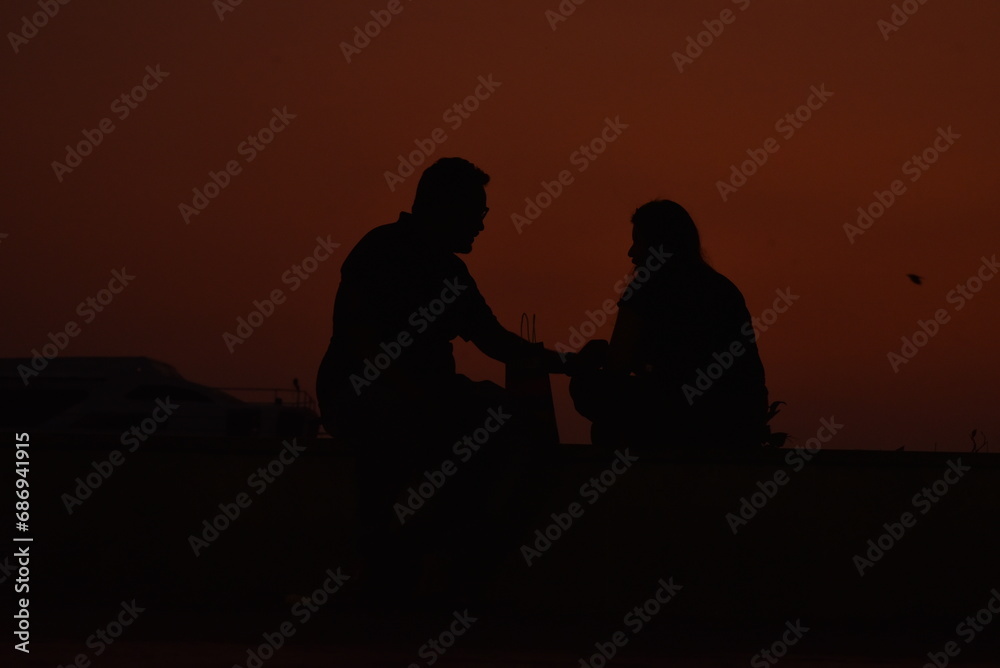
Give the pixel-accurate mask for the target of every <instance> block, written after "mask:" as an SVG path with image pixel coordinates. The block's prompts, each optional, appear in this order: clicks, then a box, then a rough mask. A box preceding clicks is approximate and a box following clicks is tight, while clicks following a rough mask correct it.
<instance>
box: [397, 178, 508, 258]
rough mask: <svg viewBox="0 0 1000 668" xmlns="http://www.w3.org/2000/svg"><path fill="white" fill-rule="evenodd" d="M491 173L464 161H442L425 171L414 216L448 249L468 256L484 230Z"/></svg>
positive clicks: (414, 204) (419, 184) (418, 186)
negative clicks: (476, 238)
mask: <svg viewBox="0 0 1000 668" xmlns="http://www.w3.org/2000/svg"><path fill="white" fill-rule="evenodd" d="M489 182H490V177H489V174H487V173H486V172H484V171H483V170H481V169H479V168H478V167H476V166H475V165H474V164H472V163H471V162H469V161H468V160H465V159H463V158H441V159H440V160H438V161H437V162H435V163H434V164H433V165H431V166H430V167H428V168H427V169H425V170H424V173H423V174H422V175H421V176H420V182H419V183H418V184H417V194H416V197H414V199H413V215H414V216H416V217H418V218H420V219H422V220H423V221H425V224H426V225H428V226H429V228H430V230H431V233H432V235H433V236H434V238H435V239H437V240H439V241H440V242H441V244H442V245H443V246H444V247H445V249H446V250H448V251H451V252H453V253H468V252H470V251H471V250H472V240H473V239H474V238H475V237H476V235H478V234H479V233H480V232H481V231H483V229H484V225H483V219H484V218H485V217H486V212H487V211H489V209H488V208H487V207H486V184H487V183H489Z"/></svg>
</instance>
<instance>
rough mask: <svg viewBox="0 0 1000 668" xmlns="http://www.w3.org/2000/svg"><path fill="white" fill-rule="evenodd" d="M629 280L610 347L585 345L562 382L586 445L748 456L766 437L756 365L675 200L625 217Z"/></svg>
mask: <svg viewBox="0 0 1000 668" xmlns="http://www.w3.org/2000/svg"><path fill="white" fill-rule="evenodd" d="M632 224H633V227H632V242H633V243H632V247H631V248H630V249H629V252H628V254H629V257H630V258H631V259H632V262H633V263H634V264H635V267H636V268H635V272H634V274H633V277H632V280H631V282H630V283H629V286H628V288H626V290H625V291H624V292H623V294H622V297H621V299H620V301H619V302H618V307H619V310H618V315H617V319H616V321H615V327H614V331H613V332H612V336H611V341H610V343H608V342H606V341H591V342H590V343H588V344H587V345H586V346H585V347H584V349H583V350H582V351H581V356H580V359H579V360H578V362H579V363H580V364H582V365H586V366H587V367H588V368H587V369H586V370H584V371H582V372H579V373H577V374H576V375H575V376H574V378H573V380H572V381H571V383H570V394H571V395H572V397H573V401H574V404H575V405H576V409H577V410H578V411H579V412H580V413H581V414H582V415H583V416H584V417H587V418H588V419H590V420H591V421H592V422H593V426H592V431H591V437H592V440H593V442H594V443H595V444H602V445H619V444H624V445H629V446H634V447H635V448H637V449H639V448H646V449H649V450H663V449H671V450H680V449H691V448H704V447H713V448H724V449H749V448H753V447H756V446H759V445H761V444H762V442H763V440H764V439H765V438H766V436H767V434H768V432H769V430H768V428H767V426H766V421H767V410H768V405H767V388H766V386H765V384H764V367H763V364H762V363H761V360H760V356H759V354H758V352H757V344H756V341H755V335H754V330H753V326H752V324H751V320H750V314H749V312H748V311H747V307H746V303H745V302H744V299H743V295H742V294H741V293H740V291H739V289H738V288H737V287H736V286H735V285H733V283H732V282H731V281H730V280H729V279H727V278H726V277H725V276H723V275H722V274H720V273H719V272H717V271H715V269H713V268H712V267H711V266H709V264H708V263H707V262H706V261H705V259H704V256H703V254H702V249H701V239H700V236H699V234H698V228H697V227H696V226H695V224H694V221H693V220H692V219H691V216H690V215H689V214H688V212H687V211H686V210H685V209H684V208H683V207H682V206H681V205H679V204H677V203H676V202H671V201H669V200H654V201H652V202H649V203H647V204H644V205H643V206H641V207H639V208H638V209H636V211H635V213H634V215H633V216H632Z"/></svg>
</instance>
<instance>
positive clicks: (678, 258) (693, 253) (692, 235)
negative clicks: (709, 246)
mask: <svg viewBox="0 0 1000 668" xmlns="http://www.w3.org/2000/svg"><path fill="white" fill-rule="evenodd" d="M660 246H663V250H664V251H665V252H667V253H672V257H673V258H674V259H673V260H672V262H674V263H677V262H688V261H693V262H704V261H705V260H704V257H703V255H702V250H701V237H700V235H699V234H698V228H697V227H696V226H695V224H694V221H693V220H692V219H691V215H690V214H688V212H687V210H685V209H684V207H682V206H681V205H680V204H678V203H677V202H671V201H670V200H666V199H656V200H653V201H652V202H647V203H646V204H643V205H642V206H640V207H639V208H638V209H636V210H635V213H634V214H632V247H631V248H629V250H628V256H629V257H630V258H632V262H633V263H635V265H636V266H638V265H640V264H643V263H644V262H645V261H646V259H647V258H648V257H649V248H650V247H653V248H659V247H660Z"/></svg>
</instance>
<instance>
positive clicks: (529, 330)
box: [520, 313, 538, 343]
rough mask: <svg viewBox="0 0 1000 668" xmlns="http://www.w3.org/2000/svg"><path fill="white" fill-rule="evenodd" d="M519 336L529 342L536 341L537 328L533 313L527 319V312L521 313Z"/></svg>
mask: <svg viewBox="0 0 1000 668" xmlns="http://www.w3.org/2000/svg"><path fill="white" fill-rule="evenodd" d="M520 332H521V338H522V339H527V340H528V341H529V342H530V343H535V342H536V337H537V334H538V329H537V328H536V326H535V314H534V313H532V314H531V320H530V321H529V320H528V314H527V313H522V314H521V328H520Z"/></svg>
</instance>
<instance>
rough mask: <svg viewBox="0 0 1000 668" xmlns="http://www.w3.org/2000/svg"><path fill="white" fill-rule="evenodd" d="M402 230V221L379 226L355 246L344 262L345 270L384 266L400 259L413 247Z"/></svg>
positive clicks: (366, 234)
mask: <svg viewBox="0 0 1000 668" xmlns="http://www.w3.org/2000/svg"><path fill="white" fill-rule="evenodd" d="M406 236H407V235H406V231H405V230H403V229H401V225H400V221H396V222H393V223H386V224H385V225H379V226H378V227H375V228H373V229H371V230H369V231H368V232H366V233H365V235H364V236H362V237H361V239H360V240H359V241H358V243H356V244H355V245H354V248H352V249H351V252H350V253H348V254H347V258H346V259H345V260H344V270H346V271H351V270H353V269H356V268H359V267H363V266H371V265H373V264H375V265H378V264H383V263H386V262H391V261H394V260H396V259H398V256H399V255H400V254H401V253H405V252H406V250H407V249H408V248H409V247H410V246H411V244H410V243H409V242H408V240H407V239H406V238H405V237H406Z"/></svg>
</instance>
